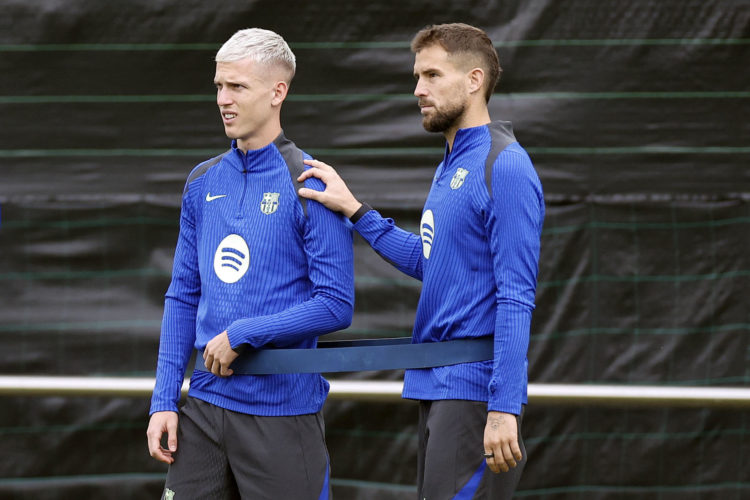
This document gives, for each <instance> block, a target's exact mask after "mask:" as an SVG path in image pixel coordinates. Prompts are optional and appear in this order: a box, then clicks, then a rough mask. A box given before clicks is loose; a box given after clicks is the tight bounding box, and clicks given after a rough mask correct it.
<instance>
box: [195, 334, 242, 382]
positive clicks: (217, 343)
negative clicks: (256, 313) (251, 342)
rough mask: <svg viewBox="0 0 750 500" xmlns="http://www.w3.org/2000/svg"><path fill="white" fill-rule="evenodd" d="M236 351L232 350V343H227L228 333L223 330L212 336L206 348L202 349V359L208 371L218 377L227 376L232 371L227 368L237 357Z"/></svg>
mask: <svg viewBox="0 0 750 500" xmlns="http://www.w3.org/2000/svg"><path fill="white" fill-rule="evenodd" d="M237 356H239V354H237V352H236V351H233V350H232V345H231V344H230V343H229V335H227V331H226V330H224V331H223V332H221V333H220V334H218V335H217V336H216V337H214V338H212V339H211V340H210V341H209V342H208V344H206V349H205V350H204V351H203V361H204V362H205V365H206V368H208V371H210V372H211V373H213V374H214V375H218V376H219V377H228V376H230V375H232V374H233V373H234V371H233V370H231V369H230V368H229V365H231V364H232V362H233V361H234V360H235V359H237Z"/></svg>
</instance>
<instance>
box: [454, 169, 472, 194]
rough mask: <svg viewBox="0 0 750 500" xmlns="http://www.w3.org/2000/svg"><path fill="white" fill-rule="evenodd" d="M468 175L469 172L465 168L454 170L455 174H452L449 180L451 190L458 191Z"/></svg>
mask: <svg viewBox="0 0 750 500" xmlns="http://www.w3.org/2000/svg"><path fill="white" fill-rule="evenodd" d="M468 173H469V171H468V170H466V169H465V168H458V169H456V173H455V174H453V179H451V189H458V188H460V187H461V186H463V185H464V180H466V175H467V174H468Z"/></svg>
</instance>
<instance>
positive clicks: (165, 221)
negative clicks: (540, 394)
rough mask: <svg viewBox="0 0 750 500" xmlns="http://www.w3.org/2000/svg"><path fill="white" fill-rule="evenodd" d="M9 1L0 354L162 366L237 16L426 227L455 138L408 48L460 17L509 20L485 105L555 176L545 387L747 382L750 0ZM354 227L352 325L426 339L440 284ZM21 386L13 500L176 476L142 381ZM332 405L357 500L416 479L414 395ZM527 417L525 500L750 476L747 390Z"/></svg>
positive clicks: (544, 266) (336, 452)
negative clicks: (140, 388) (432, 291)
mask: <svg viewBox="0 0 750 500" xmlns="http://www.w3.org/2000/svg"><path fill="white" fill-rule="evenodd" d="M2 4H3V5H2V15H1V16H0V75H2V76H0V248H1V252H2V253H1V254H0V255H1V258H0V300H1V301H2V306H1V307H0V345H2V346H3V349H2V353H0V373H2V374H15V375H21V374H28V375H91V376H96V375H110V376H111V375H118V376H121V375H141V376H143V375H153V370H154V367H155V362H156V352H157V343H158V330H159V323H160V318H161V311H162V301H163V294H164V292H165V290H166V287H167V284H168V282H169V274H170V270H171V262H172V255H173V251H174V244H175V242H176V238H177V221H178V211H179V199H180V193H181V190H182V185H183V183H184V180H185V178H186V176H187V174H188V173H189V171H190V170H191V168H192V167H193V166H194V165H195V164H196V163H198V162H200V161H202V160H204V159H206V158H208V157H210V156H213V155H215V154H218V153H220V152H222V151H224V150H225V149H226V148H227V139H226V137H224V135H223V131H222V127H221V123H220V120H219V117H218V116H217V112H216V107H215V102H214V89H213V85H212V77H213V69H214V64H213V62H212V58H213V55H214V53H215V51H216V50H217V48H218V47H219V46H220V44H221V43H222V42H223V41H224V40H226V39H227V38H228V37H229V36H231V34H232V33H233V32H234V31H236V30H238V29H241V28H245V27H251V26H259V27H265V28H269V29H273V30H276V31H278V32H279V33H281V34H282V35H283V36H284V37H285V38H286V39H287V40H288V41H289V42H290V44H291V46H292V49H293V50H294V51H295V53H296V55H297V58H298V72H297V76H296V78H295V80H294V82H293V84H292V88H291V94H290V96H289V99H288V102H287V103H286V104H285V105H284V110H283V124H284V128H285V131H286V133H287V135H288V136H289V137H291V138H293V140H294V141H295V142H296V143H297V144H298V145H299V146H300V147H302V148H303V149H305V150H307V151H308V152H310V153H312V154H313V155H315V156H317V157H318V158H320V159H323V160H325V161H327V162H329V163H332V164H334V165H336V166H337V167H338V169H339V170H340V172H341V173H342V175H343V176H344V177H345V178H346V179H347V180H348V181H349V182H350V185H351V187H352V189H353V190H354V191H355V192H356V193H357V194H358V195H360V197H362V198H364V199H366V200H368V201H369V202H370V203H371V204H372V205H373V206H375V207H376V208H378V209H379V210H381V211H382V213H383V214H384V215H387V216H390V217H393V218H395V219H396V221H397V223H399V224H400V225H402V226H404V227H406V228H412V229H414V228H416V225H417V224H418V220H419V215H420V209H421V206H422V203H423V201H424V198H425V196H426V194H427V189H428V188H429V183H430V178H431V175H432V172H433V169H434V167H435V165H436V164H437V163H438V162H439V161H440V159H441V156H442V148H443V141H442V138H441V136H439V135H435V134H427V133H425V132H424V130H423V129H422V127H421V125H420V117H419V113H418V110H417V107H416V100H415V98H414V97H413V96H412V91H413V79H412V76H411V67H412V62H413V56H412V54H411V53H410V51H409V48H408V46H409V41H410V40H411V37H412V36H413V34H414V33H415V32H416V31H417V30H418V29H420V28H421V27H423V26H424V25H425V24H429V23H440V22H451V21H463V22H468V23H471V24H475V25H477V26H480V27H482V28H484V29H485V30H486V31H487V32H488V33H489V34H490V36H491V37H492V38H493V40H495V41H496V45H497V48H498V51H499V53H500V60H501V64H502V66H503V68H504V70H505V73H504V76H503V79H502V81H501V83H500V86H499V88H498V90H497V93H496V94H495V96H494V97H493V99H492V101H491V102H490V110H491V113H492V115H493V118H496V119H500V118H501V119H505V120H511V121H513V123H514V127H515V131H516V136H517V137H518V139H519V140H520V142H521V143H522V144H523V145H524V146H525V147H526V148H527V150H528V151H529V153H530V155H531V157H532V159H533V161H534V164H535V166H536V168H537V170H538V172H539V175H540V178H541V180H542V183H543V185H544V190H545V195H546V201H547V218H546V222H545V228H544V233H543V236H542V255H541V262H540V274H539V287H538V292H537V310H536V312H535V316H534V322H533V328H532V330H533V331H532V338H531V345H530V351H529V360H530V381H531V382H537V383H542V382H543V383H581V384H587V383H608V384H655V385H684V386H692V385H699V386H714V385H731V386H748V385H749V384H750V341H749V339H750V335H749V334H750V312H749V311H750V307H749V305H750V301H749V300H748V290H750V256H749V255H750V251H749V249H750V236H749V235H750V140H749V138H750V121H749V120H748V115H749V112H750V106H749V103H750V77H749V75H748V72H747V62H748V60H750V57H749V56H750V2H748V1H746V0H739V1H716V0H714V1H699V0H658V1H657V0H654V1H647V0H634V1H630V2H622V1H616V0H597V1H594V0H569V1H565V2H563V1H553V0H547V1H543V0H541V1H535V0H531V1H518V0H516V1H505V2H502V1H490V2H468V1H453V2H445V1H430V2H426V1H425V2H393V1H378V2H340V1H329V2H318V1H309V2H292V1H290V2H278V1H276V2H271V1H241V2H240V1H231V2H216V3H211V2H196V1H193V0H185V1H181V2H176V1H173V0H149V1H145V0H144V1H128V2H84V1H80V0H75V1H74V0H71V1H53V0H47V1H43V0H34V1H28V0H5V1H3V2H2ZM356 245H357V247H356V287H357V288H356V293H357V295H356V310H355V318H354V323H353V325H352V327H351V328H350V329H348V330H347V331H345V332H341V333H338V334H334V335H333V336H332V337H345V338H354V337H379V336H380V337H390V336H404V335H409V334H410V330H411V323H412V320H413V317H414V310H415V306H416V302H417V298H418V294H419V283H418V282H416V281H414V280H412V279H411V278H407V277H405V276H403V275H401V274H399V273H398V272H397V271H395V270H393V269H392V268H390V267H389V266H388V265H387V264H386V263H384V262H383V261H381V260H380V259H379V258H378V257H377V256H376V254H375V253H374V252H372V250H370V249H369V247H367V246H366V245H364V244H363V242H362V240H361V239H357V240H356ZM401 375H402V374H401V373H399V372H383V373H371V372H369V373H358V374H350V375H348V377H349V378H363V379H399V378H400V377H401ZM0 403H1V404H2V411H0V440H1V441H2V451H1V452H0V456H1V457H2V460H0V497H2V498H10V499H26V498H29V499H31V498H34V499H43V498H94V497H99V496H103V497H107V498H128V499H129V498H155V497H157V496H158V495H159V493H160V490H161V486H162V482H163V477H164V472H165V468H164V467H162V466H161V464H158V463H156V462H154V461H153V460H152V459H150V457H149V456H148V454H147V451H146V446H145V435H144V434H145V428H146V424H147V411H148V401H147V400H145V399H143V400H142V399H119V398H116V399H111V398H60V397H44V398H21V397H5V398H3V399H2V400H0ZM326 421H327V437H328V443H329V451H330V454H331V460H332V467H333V485H334V493H335V494H336V498H338V499H349V498H351V499H377V500H381V499H391V498H393V499H402V498H408V499H411V498H413V497H414V483H415V474H416V470H415V469H416V465H415V448H416V435H415V433H414V432H415V425H416V406H415V405H414V404H413V403H409V402H404V403H399V404H395V403H386V404H376V403H356V402H349V401H335V402H334V401H331V402H329V403H328V404H327V406H326ZM524 426H525V432H524V434H525V437H526V443H527V448H528V450H529V454H530V461H529V465H528V467H527V469H526V473H525V475H524V477H523V479H522V482H521V485H520V487H519V492H518V495H517V496H518V497H519V498H531V499H539V500H542V499H544V500H551V499H590V498H595V499H598V498H602V499H604V498H606V499H612V498H617V499H636V498H637V499H643V498H655V499H657V498H658V499H663V500H667V499H685V498H690V499H693V498H694V499H698V498H700V499H706V498H722V499H732V498H736V499H740V498H745V497H747V496H748V495H750V467H748V466H747V462H748V460H749V459H750V418H749V417H748V412H746V411H739V410H708V409H668V408H663V409H661V408H658V409H657V408H652V409H619V408H564V407H542V406H533V405H532V406H530V407H529V408H528V410H527V413H526V419H525V421H524Z"/></svg>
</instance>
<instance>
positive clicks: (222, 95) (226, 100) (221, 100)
mask: <svg viewBox="0 0 750 500" xmlns="http://www.w3.org/2000/svg"><path fill="white" fill-rule="evenodd" d="M216 104H218V105H219V106H227V105H229V104H232V99H231V97H230V96H229V92H227V91H226V89H224V88H220V89H216Z"/></svg>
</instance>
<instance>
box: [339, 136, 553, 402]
mask: <svg viewBox="0 0 750 500" xmlns="http://www.w3.org/2000/svg"><path fill="white" fill-rule="evenodd" d="M543 220H544V196H543V193H542V186H541V183H540V181H539V178H538V176H537V174H536V172H535V170H534V167H533V166H532V164H531V160H530V159H529V156H528V154H527V153H526V151H525V150H524V149H523V148H522V147H521V146H520V145H519V144H518V142H516V140H515V137H514V136H513V132H512V127H511V124H510V123H509V122H493V123H491V124H489V125H484V126H480V127H473V128H468V129H461V130H459V131H458V132H457V134H456V137H455V140H454V142H453V149H452V150H450V151H449V150H448V147H447V145H446V151H445V157H444V159H443V161H442V163H440V165H438V168H437V171H436V173H435V178H434V179H433V182H432V188H431V189H430V193H429V196H428V197H427V201H426V202H425V206H424V210H423V212H422V221H421V224H420V226H421V229H420V233H421V234H420V236H417V235H415V234H412V233H410V232H407V231H403V230H402V229H400V228H398V227H397V226H395V225H394V222H393V220H392V219H384V218H383V217H381V216H380V214H378V213H377V212H376V211H374V210H371V211H369V212H367V213H366V214H364V215H363V216H362V217H361V218H360V219H359V220H358V221H357V222H356V223H355V224H354V228H355V229H356V230H357V232H359V233H360V234H361V235H362V237H364V238H365V239H366V240H367V241H368V242H369V243H370V245H372V247H373V248H374V249H375V250H376V251H377V252H378V253H379V254H380V255H381V256H383V257H384V258H386V259H387V260H389V261H390V262H391V263H392V264H394V265H395V266H396V267H397V268H398V269H400V270H401V271H403V272H404V273H406V274H408V275H409V276H412V277H414V278H417V279H420V280H422V282H423V284H422V293H421V296H420V299H419V305H418V307H417V316H416V320H415V323H414V333H413V342H417V343H421V342H439V341H442V340H452V339H459V338H465V337H479V336H484V335H493V334H494V339H495V341H494V343H495V357H494V361H486V362H477V363H463V364H457V365H451V366H441V367H435V368H425V369H416V370H407V371H406V375H405V377H404V391H403V396H404V397H405V398H411V399H424V400H437V399H465V400H473V401H487V402H488V409H489V410H495V411H503V412H508V413H514V414H520V412H521V405H522V404H525V403H526V402H527V395H526V388H527V382H528V375H527V366H528V361H527V358H526V353H527V351H528V345H529V330H530V323H531V311H532V310H533V309H534V296H535V292H536V278H537V271H538V263H539V246H540V235H541V230H542V222H543Z"/></svg>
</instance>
